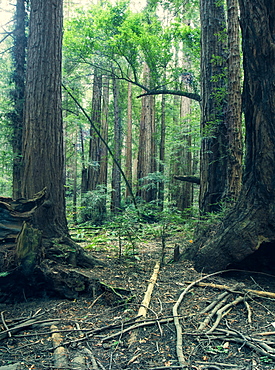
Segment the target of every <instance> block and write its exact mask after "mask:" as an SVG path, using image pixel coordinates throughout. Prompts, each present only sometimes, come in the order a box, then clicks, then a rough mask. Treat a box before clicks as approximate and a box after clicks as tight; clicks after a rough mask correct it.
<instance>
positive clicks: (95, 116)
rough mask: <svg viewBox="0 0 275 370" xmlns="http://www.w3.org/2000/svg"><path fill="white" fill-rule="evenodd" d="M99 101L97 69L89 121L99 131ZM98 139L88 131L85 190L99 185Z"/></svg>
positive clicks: (99, 91)
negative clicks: (87, 163)
mask: <svg viewBox="0 0 275 370" xmlns="http://www.w3.org/2000/svg"><path fill="white" fill-rule="evenodd" d="M101 101H102V75H101V74H100V72H99V71H98V69H97V68H95V70H94V83H93V98H92V116H91V119H92V121H93V123H94V125H95V126H96V127H97V128H98V130H100V126H101ZM100 148H101V146H100V139H99V137H98V135H97V134H96V133H95V132H94V129H93V128H92V127H91V129H90V149H89V165H88V174H87V190H88V191H89V190H95V189H96V188H97V186H98V184H99V174H100V164H101V153H100Z"/></svg>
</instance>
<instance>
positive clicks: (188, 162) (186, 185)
mask: <svg viewBox="0 0 275 370" xmlns="http://www.w3.org/2000/svg"><path fill="white" fill-rule="evenodd" d="M190 113H191V104H190V99H188V98H185V97H181V107H180V122H181V126H182V132H183V135H182V150H181V157H182V158H181V163H182V167H181V171H182V173H183V175H187V176H189V175H191V174H192V153H191V136H190V133H189V132H190V119H189V117H188V115H189V114H190ZM181 187H182V191H181V198H180V199H179V198H178V203H177V206H178V208H179V209H180V210H181V211H184V210H185V209H186V208H190V207H191V206H192V198H193V184H192V183H190V182H183V183H182V185H181Z"/></svg>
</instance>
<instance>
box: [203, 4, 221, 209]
mask: <svg viewBox="0 0 275 370" xmlns="http://www.w3.org/2000/svg"><path fill="white" fill-rule="evenodd" d="M225 27H226V25H225V12H224V5H223V2H217V1H216V0H201V45H202V49H201V76H202V77H201V96H202V101H201V135H202V142H201V170H200V172H201V187H200V209H201V211H202V212H203V213H205V212H213V211H218V210H219V209H220V204H219V202H220V201H221V198H222V195H223V194H224V192H225V186H226V168H227V156H228V143H227V128H226V122H225V119H226V115H225V112H226V88H227V87H226V59H227V52H226V49H227V43H226V37H225V36H226V33H225Z"/></svg>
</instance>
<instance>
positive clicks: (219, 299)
mask: <svg viewBox="0 0 275 370" xmlns="http://www.w3.org/2000/svg"><path fill="white" fill-rule="evenodd" d="M228 294H229V293H228V292H224V293H221V294H219V295H218V297H217V298H216V299H215V300H214V301H212V302H211V303H210V304H209V305H208V306H207V307H205V308H204V309H203V310H202V311H201V313H207V312H208V311H210V310H212V308H213V307H215V306H216V304H217V303H218V302H219V301H221V300H222V299H223V298H224V297H226V296H227V295H228Z"/></svg>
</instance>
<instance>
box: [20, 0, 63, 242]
mask: <svg viewBox="0 0 275 370" xmlns="http://www.w3.org/2000/svg"><path fill="white" fill-rule="evenodd" d="M62 23H63V22H62V1H57V2H49V1H44V0H32V2H31V13H30V28H29V37H28V62H27V74H26V92H25V103H24V128H23V173H22V196H23V197H24V198H27V199H29V198H31V197H32V196H33V195H34V194H36V193H37V192H39V191H40V190H41V189H43V188H44V187H47V196H46V198H47V199H46V201H45V203H44V205H43V206H42V207H40V208H39V210H37V212H36V214H35V217H34V226H35V227H37V228H38V229H40V230H42V232H43V236H44V237H59V236H61V235H64V234H66V235H67V234H68V229H67V222H66V215H65V194H64V184H65V176H64V149H63V123H62V107H61V59H62V58H61V46H62Z"/></svg>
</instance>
